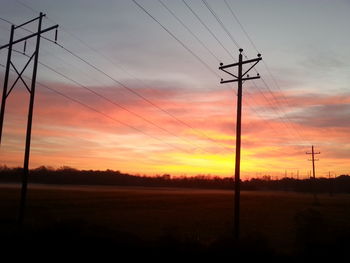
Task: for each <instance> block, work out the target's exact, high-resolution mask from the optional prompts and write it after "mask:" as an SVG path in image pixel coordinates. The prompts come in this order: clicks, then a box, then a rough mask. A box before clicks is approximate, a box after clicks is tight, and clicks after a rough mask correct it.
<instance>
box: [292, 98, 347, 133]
mask: <svg viewBox="0 0 350 263" xmlns="http://www.w3.org/2000/svg"><path fill="white" fill-rule="evenodd" d="M290 119H291V120H293V121H295V122H297V123H301V124H303V125H306V126H312V127H337V128H339V127H350V104H339V105H336V104H332V105H329V104H328V105H317V106H311V107H308V108H306V109H305V110H303V111H302V112H300V113H298V114H293V115H291V116H290Z"/></svg>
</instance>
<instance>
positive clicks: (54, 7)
mask: <svg viewBox="0 0 350 263" xmlns="http://www.w3.org/2000/svg"><path fill="white" fill-rule="evenodd" d="M137 3H139V5H141V6H142V7H143V8H144V10H146V11H147V12H149V15H148V14H147V13H146V12H145V11H144V10H142V9H141V8H140V7H139V6H137V5H136V4H135V2H134V1H132V0H101V1H95V0H74V1H68V0H62V1H57V0H56V1H54V0H20V1H14V0H0V4H1V9H0V45H3V44H6V43H7V42H8V39H9V35H10V24H8V23H6V22H5V21H4V20H8V21H11V22H13V23H15V24H20V23H23V22H25V21H27V20H29V19H31V18H34V17H36V16H37V15H38V12H40V11H42V12H44V13H46V15H47V18H46V19H44V23H43V27H49V26H52V25H54V24H59V26H60V27H59V31H58V43H59V44H60V45H62V46H63V47H65V48H66V49H67V50H69V51H70V52H71V53H70V52H68V51H67V50H64V49H62V48H61V47H60V46H57V45H55V44H54V43H51V42H48V41H46V40H42V42H41V49H40V56H39V61H40V62H41V64H40V65H39V68H38V78H37V80H38V83H37V93H36V98H35V109H34V119H33V132H32V148H31V157H30V167H31V168H35V167H38V166H40V165H46V166H52V167H55V168H57V167H60V166H64V165H66V166H71V167H75V168H79V169H101V170H105V169H114V170H120V171H122V172H128V173H134V174H146V175H157V174H164V173H170V174H172V175H174V176H180V175H198V174H201V175H209V174H210V175H218V176H232V175H233V172H234V152H235V128H236V127H235V119H236V94H235V93H236V90H237V86H236V85H237V84H236V83H234V84H219V83H220V78H221V77H222V78H224V79H228V76H227V75H225V74H223V73H222V72H220V71H219V70H218V66H219V63H220V62H222V63H224V64H230V63H234V62H236V61H237V58H238V48H239V47H241V48H243V49H244V54H245V55H246V56H247V57H248V58H255V57H256V55H257V53H258V52H260V53H261V54H262V57H263V61H264V62H260V63H259V64H258V65H257V66H256V69H257V71H258V72H259V73H260V75H261V76H262V79H260V80H254V81H248V82H246V83H244V84H243V117H242V123H243V127H242V167H241V168H242V178H251V177H256V176H263V175H266V174H268V175H272V176H279V177H281V176H284V174H285V172H287V175H288V176H294V177H295V176H296V175H297V173H298V171H299V176H300V177H301V178H305V177H307V176H308V173H309V172H310V170H311V162H309V161H308V158H309V157H310V156H309V155H306V154H305V152H306V151H311V145H314V146H315V150H316V151H317V152H318V151H320V152H321V154H320V155H318V156H317V158H319V161H318V162H317V164H316V171H317V176H328V173H329V172H331V174H332V175H340V174H349V173H350V74H349V73H350V51H349V47H350V34H349V32H348V31H349V28H348V27H349V25H350V16H349V13H350V1H348V0H342V1H341V0H333V1H329V0H307V1H305V0H296V1H292V0H289V1H287V0H279V1H277V0H263V1H261V0H260V1H258V0H255V1H253V0H215V1H214V0H206V1H200V0H184V1H182V0H159V1H158V0H138V1H137ZM186 4H187V5H186ZM208 7H209V8H211V10H212V11H213V13H214V14H215V15H216V17H217V18H218V19H219V21H220V22H221V23H222V24H223V25H224V26H225V28H226V29H227V30H228V32H229V34H228V33H227V32H226V31H225V29H224V28H223V27H222V26H221V24H220V23H219V22H218V21H217V20H216V19H215V17H214V16H213V14H212V13H211V12H210V9H209V8H208ZM230 8H231V9H232V11H233V13H231V9H230ZM150 15H151V16H153V18H154V19H156V20H157V21H158V22H159V23H157V22H156V21H155V20H154V19H152V18H151V17H150ZM174 15H175V16H176V17H174ZM234 15H236V18H235V17H234ZM198 18H199V19H200V20H199V19H198ZM237 18H238V21H239V22H238V21H237ZM180 21H181V22H180ZM201 21H202V22H203V23H204V25H205V26H204V25H203V24H202V23H201ZM36 27H37V24H36V23H33V25H28V26H27V27H26V28H27V29H29V30H35V29H36ZM242 27H243V28H242ZM208 29H209V30H208ZM244 31H245V32H244ZM246 33H247V34H246ZM26 34H28V32H26V31H24V30H21V29H18V30H16V34H15V38H16V39H17V38H20V37H22V36H25V35H26ZM45 37H47V38H50V39H54V32H50V33H46V34H45ZM231 38H233V39H231ZM34 44H35V42H34V39H32V40H31V41H29V42H28V43H27V54H29V55H31V52H32V51H33V48H34ZM237 45H238V46H239V47H237ZM15 49H16V50H18V51H22V49H23V44H19V45H16V46H15ZM6 54H7V51H6V50H1V51H0V64H1V65H4V64H5V63H6ZM73 54H75V55H76V56H74V55H73ZM77 56H79V57H80V58H82V59H83V60H84V61H85V62H84V61H82V60H79V59H78V58H77ZM26 59H27V58H26V57H24V56H23V55H21V54H18V53H14V54H13V62H14V64H15V65H17V66H18V68H21V66H22V65H23V64H24V63H25V62H26ZM208 67H209V68H208ZM31 69H32V68H31V67H30V68H29V69H28V70H27V71H25V73H24V75H25V76H27V77H31ZM4 73H5V69H4V68H3V67H0V80H1V87H2V83H3V77H4ZM251 74H252V75H255V74H256V72H255V71H252V72H251ZM14 77H15V75H14V73H11V83H12V82H13V81H14ZM27 80H28V79H27ZM28 101H29V95H28V92H27V91H26V89H25V88H24V85H23V84H21V83H18V85H16V87H15V89H14V90H13V92H12V93H11V94H10V96H9V97H8V100H7V104H6V114H5V123H4V130H3V138H2V143H1V146H0V165H7V166H10V167H13V166H22V165H23V155H24V154H23V152H24V142H25V129H26V118H27V110H28Z"/></svg>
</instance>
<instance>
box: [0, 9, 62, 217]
mask: <svg viewBox="0 0 350 263" xmlns="http://www.w3.org/2000/svg"><path fill="white" fill-rule="evenodd" d="M43 17H45V14H43V13H40V15H39V16H38V17H36V18H33V19H31V20H29V21H27V22H25V23H23V24H21V25H19V26H15V25H12V26H11V33H10V40H9V43H8V44H6V45H3V46H1V47H0V50H1V49H4V48H7V49H8V53H7V62H6V71H5V77H4V86H3V91H2V100H1V110H0V145H1V137H2V129H3V124H4V116H5V106H6V100H7V98H8V96H9V95H10V93H11V91H12V90H13V88H14V87H15V85H16V84H17V82H18V81H19V80H21V81H22V83H23V84H24V86H25V87H26V89H27V91H28V92H29V94H30V99H29V109H28V120H27V132H26V144H25V152H24V162H23V174H22V188H21V199H20V207H19V213H18V222H19V223H20V224H22V223H23V219H24V210H25V205H26V195H27V184H28V174H29V169H28V166H29V154H30V140H31V132H32V120H33V108H34V96H35V84H36V76H37V69H38V59H39V48H40V37H41V34H43V33H45V32H48V31H51V30H53V29H55V30H56V32H55V42H56V41H57V28H58V25H54V26H51V27H48V28H46V29H42V20H43ZM35 21H37V22H38V29H37V32H34V33H32V34H29V35H27V36H25V37H22V38H20V39H17V40H14V33H15V30H16V29H19V28H21V27H23V26H25V25H28V24H31V23H33V22H35ZM33 37H36V45H35V51H34V52H33V54H32V55H31V56H30V57H29V60H28V61H27V63H26V64H25V66H24V67H23V68H22V70H18V69H17V67H16V66H15V65H14V63H13V62H12V60H11V59H12V58H11V56H12V51H13V50H14V49H13V47H14V46H15V45H17V44H19V43H22V42H24V49H23V53H25V52H26V44H27V40H28V39H30V38H33ZM31 61H33V63H34V64H33V72H32V78H31V84H30V85H29V84H27V83H26V82H25V80H24V79H23V77H22V74H23V73H24V71H25V70H26V68H27V67H28V65H29V64H30V62H31ZM11 67H12V68H13V70H14V71H15V73H16V74H17V78H16V80H15V81H14V82H13V84H12V86H11V87H10V88H9V89H8V87H9V74H10V70H11Z"/></svg>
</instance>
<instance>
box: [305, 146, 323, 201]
mask: <svg viewBox="0 0 350 263" xmlns="http://www.w3.org/2000/svg"><path fill="white" fill-rule="evenodd" d="M320 153H321V152H315V151H314V146H313V145H312V147H311V153H310V152H306V154H311V157H312V158H311V159H309V161H312V181H313V187H312V191H313V194H314V203H315V204H316V203H318V201H317V197H316V189H315V187H316V173H315V161H318V159H315V154H320Z"/></svg>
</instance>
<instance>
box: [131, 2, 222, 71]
mask: <svg viewBox="0 0 350 263" xmlns="http://www.w3.org/2000/svg"><path fill="white" fill-rule="evenodd" d="M132 1H133V2H134V3H135V5H137V6H138V7H139V8H140V9H141V10H142V11H143V12H144V13H146V14H147V15H148V16H149V17H150V18H152V19H153V20H154V21H155V22H156V23H157V24H158V25H160V26H161V27H162V28H163V29H164V30H165V31H166V32H167V33H168V34H169V35H170V36H171V37H172V38H173V39H175V40H176V41H177V42H178V43H180V45H181V46H183V48H185V49H186V50H187V51H188V52H189V53H190V54H191V55H192V56H194V57H195V58H196V59H197V60H198V61H199V62H200V63H201V64H202V65H203V66H205V67H206V68H207V69H208V70H209V71H210V72H212V73H213V74H214V75H216V76H219V75H218V74H217V73H216V72H215V71H214V70H213V69H212V68H211V67H210V66H209V65H208V64H207V63H206V62H204V61H203V60H202V59H201V58H200V57H199V56H198V55H197V54H196V53H194V52H193V51H192V50H191V49H190V48H189V47H188V46H187V45H186V44H185V43H184V42H182V41H181V40H180V39H179V38H178V37H176V36H175V35H174V34H173V33H171V32H170V31H169V30H168V29H167V28H166V27H165V26H163V24H161V23H160V22H159V20H158V19H156V18H155V17H154V16H153V15H152V14H151V13H150V12H148V11H147V10H146V9H145V8H144V7H143V6H142V5H140V4H139V3H138V2H137V1H136V0H132Z"/></svg>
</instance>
